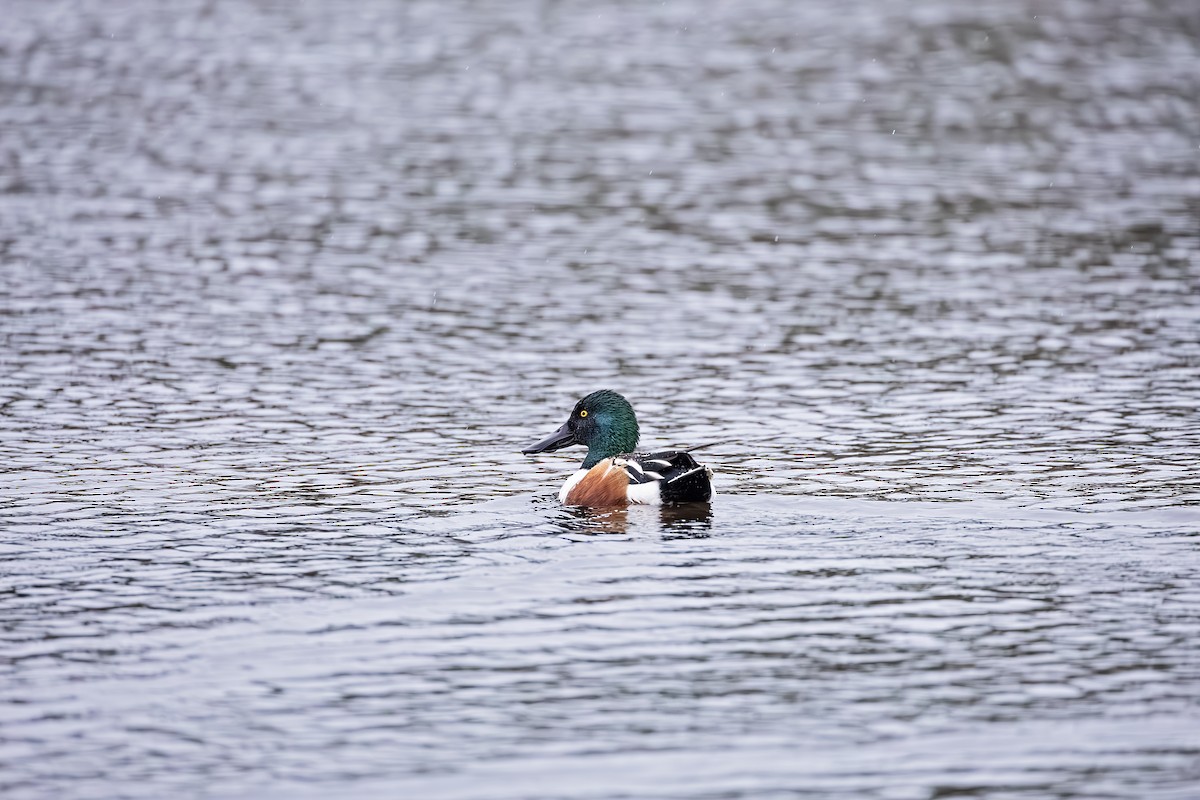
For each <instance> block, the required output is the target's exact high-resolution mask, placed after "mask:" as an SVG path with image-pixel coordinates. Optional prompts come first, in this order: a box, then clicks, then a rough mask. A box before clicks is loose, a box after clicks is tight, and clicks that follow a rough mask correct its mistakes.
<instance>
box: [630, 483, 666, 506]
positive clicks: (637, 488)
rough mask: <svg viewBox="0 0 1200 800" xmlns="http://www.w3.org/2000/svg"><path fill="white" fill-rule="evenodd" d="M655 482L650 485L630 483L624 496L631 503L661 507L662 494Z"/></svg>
mask: <svg viewBox="0 0 1200 800" xmlns="http://www.w3.org/2000/svg"><path fill="white" fill-rule="evenodd" d="M658 486H659V485H658V483H657V482H650V483H631V484H629V488H628V489H626V490H625V496H626V497H628V498H629V502H631V503H639V504H641V505H646V506H658V505H662V493H661V492H659V490H658Z"/></svg>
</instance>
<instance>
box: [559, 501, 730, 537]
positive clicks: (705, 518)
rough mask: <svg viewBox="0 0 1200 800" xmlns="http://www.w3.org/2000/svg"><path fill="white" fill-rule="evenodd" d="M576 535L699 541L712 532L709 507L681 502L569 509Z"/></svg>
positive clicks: (709, 505) (708, 505)
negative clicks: (655, 534)
mask: <svg viewBox="0 0 1200 800" xmlns="http://www.w3.org/2000/svg"><path fill="white" fill-rule="evenodd" d="M570 514H571V516H572V517H573V518H574V520H575V522H576V523H577V524H576V525H573V526H572V527H573V528H574V530H575V532H576V533H587V534H614V533H615V534H628V533H634V534H636V533H640V532H646V531H653V532H658V533H661V534H662V535H663V536H664V537H666V538H671V539H681V538H700V537H705V536H709V535H710V533H711V529H712V505H711V504H709V503H683V504H680V505H669V506H629V507H626V508H571V509H570Z"/></svg>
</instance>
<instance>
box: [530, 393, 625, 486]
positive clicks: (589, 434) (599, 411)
mask: <svg viewBox="0 0 1200 800" xmlns="http://www.w3.org/2000/svg"><path fill="white" fill-rule="evenodd" d="M637 443H638V424H637V417H636V416H635V415H634V413H633V406H631V405H629V401H628V400H626V399H625V398H624V397H622V396H621V395H619V394H617V393H616V392H614V391H611V390H609V389H601V390H600V391H598V392H592V393H591V394H589V395H588V396H587V397H585V398H583V399H582V400H580V401H579V402H578V403H576V404H575V408H574V410H572V411H571V416H570V417H568V418H567V421H566V422H564V423H563V424H562V426H561V427H560V428H559V429H558V430H556V431H555V432H554V433H552V434H550V435H549V436H547V437H546V438H545V439H543V440H542V441H540V442H538V443H537V444H535V445H534V446H533V447H530V448H529V449H528V450H522V451H521V452H523V453H525V454H526V455H528V454H530V453H548V452H551V451H554V450H561V449H562V448H564V447H570V446H571V445H573V444H582V445H587V449H588V452H587V457H586V458H584V459H583V468H584V469H590V468H591V467H594V466H596V464H598V463H600V462H601V461H603V460H604V459H606V458H611V457H612V456H619V455H621V454H622V453H632V452H633V451H634V449H635V448H636V447H637Z"/></svg>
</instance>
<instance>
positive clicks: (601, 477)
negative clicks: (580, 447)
mask: <svg viewBox="0 0 1200 800" xmlns="http://www.w3.org/2000/svg"><path fill="white" fill-rule="evenodd" d="M628 486H629V476H628V475H626V474H625V470H623V469H621V468H620V467H614V466H613V465H612V459H611V458H606V459H604V460H603V461H601V462H600V463H599V464H597V465H596V466H594V467H592V468H591V469H589V470H588V473H587V475H584V476H583V480H581V481H580V482H579V483H577V484H575V486H574V487H573V488H572V489H571V492H570V493H569V494H568V495H567V505H571V506H591V507H592V508H603V507H605V506H624V505H628V504H629V498H628V496H627V494H626V489H627V488H628Z"/></svg>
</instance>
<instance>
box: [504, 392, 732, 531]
mask: <svg viewBox="0 0 1200 800" xmlns="http://www.w3.org/2000/svg"><path fill="white" fill-rule="evenodd" d="M637 443H638V424H637V417H636V416H635V415H634V413H633V407H632V406H631V405H629V401H628V400H626V399H625V398H624V397H622V396H621V395H619V394H617V393H616V392H613V391H610V390H608V389H601V390H600V391H598V392H592V393H591V394H589V395H588V396H587V397H585V398H583V399H582V400H580V401H579V402H578V403H576V404H575V409H574V410H573V411H572V412H571V416H570V417H569V418H568V419H567V421H566V422H564V423H563V424H562V426H561V427H560V428H559V429H558V430H556V431H555V432H554V433H552V434H550V435H549V436H547V437H546V438H545V439H542V440H541V441H540V442H538V443H537V444H535V445H533V446H532V447H530V448H528V449H527V450H522V451H521V452H522V453H524V454H525V455H530V454H532V453H549V452H552V451H554V450H561V449H562V448H564V447H570V446H571V445H573V444H582V445H587V449H588V451H587V456H586V457H585V458H584V459H583V465H582V466H581V467H580V469H579V471H578V472H576V473H575V474H574V475H572V476H571V477H570V478H568V479H567V482H566V483H564V484H563V487H562V490H561V491H560V492H559V493H558V499H559V500H561V501H562V502H563V503H566V504H567V505H570V506H591V507H593V508H603V507H611V506H623V505H628V504H629V503H647V504H651V505H659V504H661V503H693V502H707V501H708V500H710V499H712V495H713V488H712V470H711V469H709V468H708V467H706V466H704V465H703V464H698V463H696V460H695V459H694V458H692V455H691V453H689V452H687V451H686V450H685V451H668V452H663V453H635V452H634V449H635V448H636V447H637Z"/></svg>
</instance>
